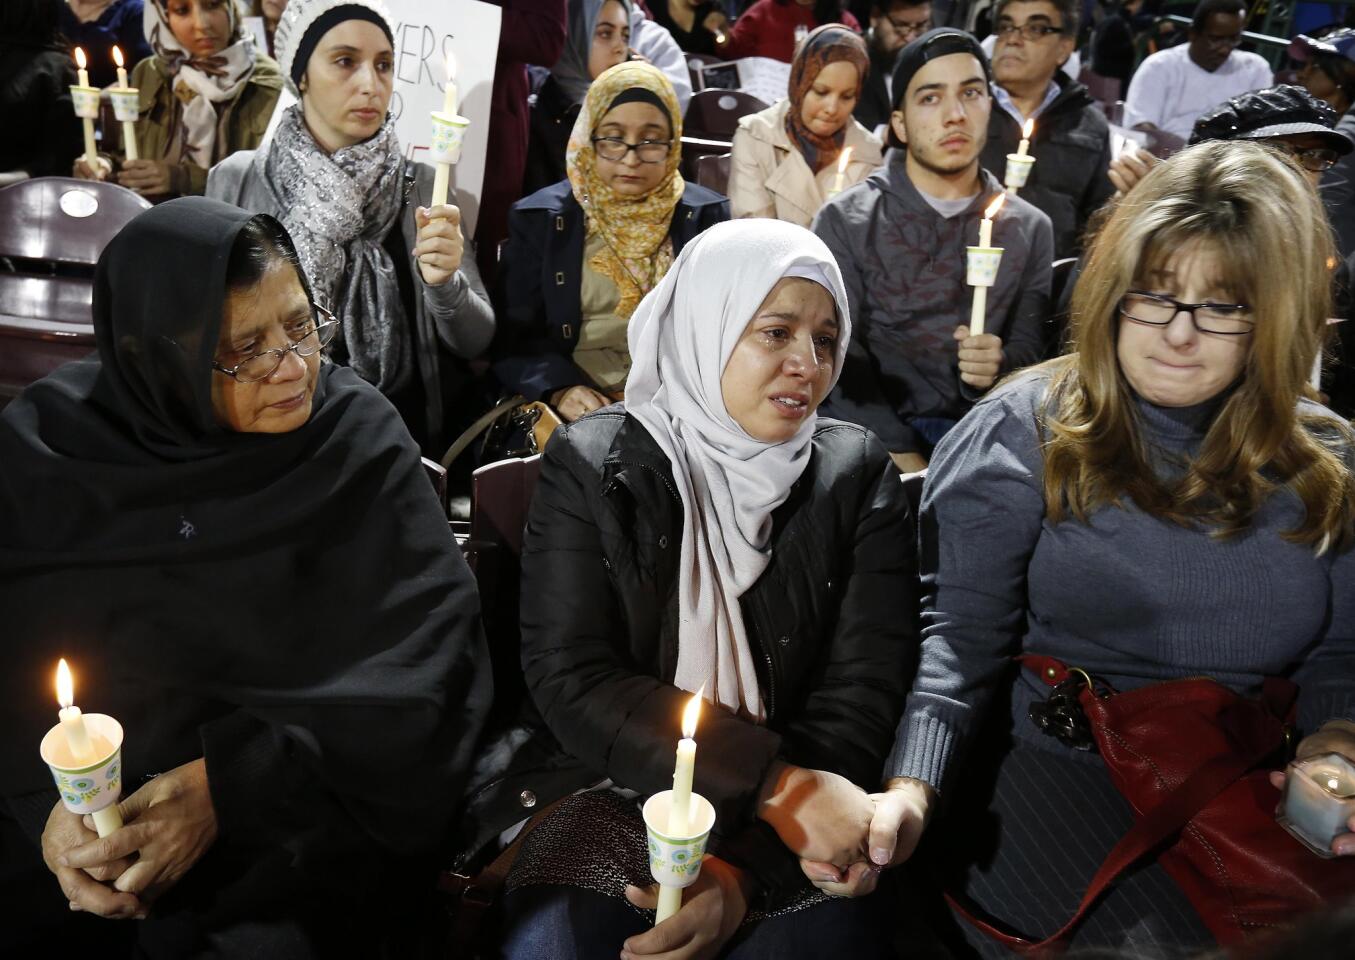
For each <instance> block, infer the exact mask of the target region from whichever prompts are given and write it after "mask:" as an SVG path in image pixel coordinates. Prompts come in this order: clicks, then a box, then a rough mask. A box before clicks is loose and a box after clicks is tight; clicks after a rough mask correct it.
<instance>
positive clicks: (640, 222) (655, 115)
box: [565, 61, 685, 317]
mask: <svg viewBox="0 0 1355 960" xmlns="http://www.w3.org/2000/svg"><path fill="white" fill-rule="evenodd" d="M681 140H682V109H681V107H680V106H679V105H678V100H677V95H676V94H675V93H674V92H673V87H672V85H671V84H670V83H669V82H668V78H667V77H665V76H664V75H663V73H662V72H660V71H659V70H658V69H657V68H655V67H654V66H652V65H650V64H648V63H644V62H640V61H634V62H629V61H628V62H625V63H618V64H617V65H616V66H614V67H611V68H610V69H608V70H607V71H605V72H604V73H602V74H601V75H600V76H599V77H598V78H597V79H596V80H594V81H593V84H592V86H590V87H589V88H588V95H587V97H586V98H585V99H584V102H583V108H582V109H581V110H580V111H579V117H578V120H577V121H575V123H574V131H573V133H571V134H570V137H569V149H568V150H567V152H566V153H565V166H566V169H567V170H568V173H569V183H570V186H571V187H572V189H573V193H574V199H576V200H577V201H578V202H579V206H581V207H583V210H584V215H585V217H586V222H587V236H588V238H589V239H593V238H594V237H597V236H601V237H602V239H603V240H604V241H605V243H604V244H603V245H602V249H601V250H600V251H598V252H597V253H596V254H595V255H594V256H593V257H592V258H591V259H590V260H589V262H588V266H589V267H590V268H592V269H593V270H595V271H597V272H598V273H599V274H602V275H603V276H605V277H608V278H610V279H611V280H612V281H614V282H615V283H616V286H617V290H618V291H619V292H620V300H619V302H618V303H617V307H616V314H617V316H620V317H629V316H630V315H631V313H632V312H633V311H634V310H635V307H636V305H638V304H639V302H640V300H641V298H643V297H644V295H645V294H646V293H648V292H649V291H650V290H651V289H652V288H653V287H654V286H655V285H656V284H657V283H658V282H659V281H660V280H662V279H663V275H664V274H665V273H666V272H667V271H668V268H669V266H670V265H671V264H672V262H673V241H672V239H671V238H670V237H669V228H670V226H671V223H672V219H673V210H674V208H675V207H676V206H677V204H678V201H679V200H681V199H682V191H683V188H684V186H685V184H684V183H683V180H682V176H681V174H679V173H678V164H679V163H680V161H681V159H682V152H681Z"/></svg>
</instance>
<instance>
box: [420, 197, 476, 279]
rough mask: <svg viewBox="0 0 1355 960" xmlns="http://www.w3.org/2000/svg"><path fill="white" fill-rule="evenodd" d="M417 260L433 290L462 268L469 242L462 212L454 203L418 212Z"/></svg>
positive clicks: (424, 277) (421, 209)
mask: <svg viewBox="0 0 1355 960" xmlns="http://www.w3.org/2000/svg"><path fill="white" fill-rule="evenodd" d="M414 225H415V226H416V227H417V228H418V234H417V235H416V237H415V241H416V242H415V244H414V249H413V251H411V252H412V253H413V254H414V259H415V260H417V261H418V263H419V273H420V274H421V275H422V276H423V282H424V283H426V284H428V285H429V286H430V287H436V286H439V285H440V284H444V283H446V282H447V281H448V280H450V279H452V277H453V276H454V275H455V274H456V271H458V270H460V269H461V257H462V254H463V253H464V252H465V248H466V241H465V239H464V238H463V237H462V236H461V211H460V209H458V208H457V207H456V206H454V205H452V204H450V203H444V204H439V205H438V206H435V207H431V208H429V207H419V208H418V209H417V210H415V211H414Z"/></svg>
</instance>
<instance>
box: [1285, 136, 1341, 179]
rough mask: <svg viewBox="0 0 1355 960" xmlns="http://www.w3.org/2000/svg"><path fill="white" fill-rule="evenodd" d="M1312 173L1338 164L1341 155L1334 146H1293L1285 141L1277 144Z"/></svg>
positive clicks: (1326, 169) (1321, 171)
mask: <svg viewBox="0 0 1355 960" xmlns="http://www.w3.org/2000/svg"><path fill="white" fill-rule="evenodd" d="M1275 145H1276V146H1277V147H1279V148H1280V149H1281V150H1283V151H1284V152H1285V153H1287V154H1289V155H1290V156H1291V157H1293V158H1294V159H1295V160H1297V161H1298V164H1299V166H1300V167H1302V168H1303V169H1305V170H1307V171H1309V172H1310V173H1324V172H1326V171H1328V170H1330V169H1331V168H1332V167H1333V166H1335V165H1336V161H1337V160H1340V159H1341V155H1340V154H1339V153H1337V152H1336V150H1335V149H1333V148H1332V147H1291V146H1290V145H1289V144H1287V143H1284V142H1283V141H1281V142H1277V143H1276V144H1275Z"/></svg>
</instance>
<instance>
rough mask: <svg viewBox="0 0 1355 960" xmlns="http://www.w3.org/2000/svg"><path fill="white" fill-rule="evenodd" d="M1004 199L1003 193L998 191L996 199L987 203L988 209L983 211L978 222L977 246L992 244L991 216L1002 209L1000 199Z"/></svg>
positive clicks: (994, 215)
mask: <svg viewBox="0 0 1355 960" xmlns="http://www.w3.org/2000/svg"><path fill="white" fill-rule="evenodd" d="M1006 199H1007V195H1006V194H1005V193H999V194H998V195H997V199H996V200H994V201H993V202H992V203H990V204H988V209H986V210H984V211H983V220H982V221H980V223H979V246H981V247H991V246H992V245H993V218H994V217H996V216H997V212H998V211H999V210H1001V209H1002V201H1004V200H1006Z"/></svg>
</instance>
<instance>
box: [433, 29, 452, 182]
mask: <svg viewBox="0 0 1355 960" xmlns="http://www.w3.org/2000/svg"><path fill="white" fill-rule="evenodd" d="M442 112H443V113H444V114H445V115H446V116H448V117H454V116H456V57H455V56H453V55H452V53H451V52H450V51H448V53H447V83H446V86H445V87H444V88H443V94H442ZM451 178H452V165H451V164H450V163H438V164H435V165H434V170H433V206H435V207H436V206H440V205H442V204H444V203H446V202H447V190H448V187H449V186H450V181H451Z"/></svg>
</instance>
